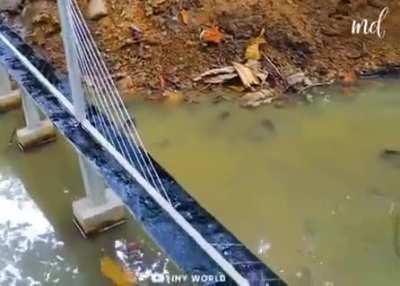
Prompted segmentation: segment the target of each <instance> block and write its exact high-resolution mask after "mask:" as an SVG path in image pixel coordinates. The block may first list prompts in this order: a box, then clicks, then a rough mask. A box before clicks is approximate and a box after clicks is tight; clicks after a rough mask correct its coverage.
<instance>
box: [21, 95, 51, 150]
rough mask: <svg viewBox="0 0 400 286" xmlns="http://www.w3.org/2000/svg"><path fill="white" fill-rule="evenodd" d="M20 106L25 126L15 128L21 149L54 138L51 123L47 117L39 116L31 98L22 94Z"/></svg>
mask: <svg viewBox="0 0 400 286" xmlns="http://www.w3.org/2000/svg"><path fill="white" fill-rule="evenodd" d="M22 106H23V110H24V115H25V122H26V127H24V128H22V129H19V130H17V141H18V145H19V146H20V147H21V149H22V150H26V149H28V148H31V147H35V146H38V145H41V144H44V143H46V142H49V141H53V140H55V138H56V133H55V129H54V126H53V124H52V123H51V121H50V120H48V119H43V120H42V119H41V118H40V113H39V110H38V108H37V107H36V105H35V103H34V102H33V99H32V98H30V97H29V96H27V95H23V96H22Z"/></svg>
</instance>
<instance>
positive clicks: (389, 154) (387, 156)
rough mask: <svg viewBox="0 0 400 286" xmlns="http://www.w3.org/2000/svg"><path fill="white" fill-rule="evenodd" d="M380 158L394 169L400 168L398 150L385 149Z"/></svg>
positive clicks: (399, 151)
mask: <svg viewBox="0 0 400 286" xmlns="http://www.w3.org/2000/svg"><path fill="white" fill-rule="evenodd" d="M381 158H382V159H383V160H385V161H387V162H389V163H391V164H392V165H393V166H394V167H396V168H400V150H393V149H385V150H383V151H382V153H381Z"/></svg>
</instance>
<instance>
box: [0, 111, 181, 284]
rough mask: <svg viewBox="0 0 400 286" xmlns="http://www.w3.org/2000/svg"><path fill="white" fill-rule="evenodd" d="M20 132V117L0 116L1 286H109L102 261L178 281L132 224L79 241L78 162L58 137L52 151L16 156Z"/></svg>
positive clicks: (47, 148) (49, 148) (14, 114)
mask: <svg viewBox="0 0 400 286" xmlns="http://www.w3.org/2000/svg"><path fill="white" fill-rule="evenodd" d="M20 126H23V117H22V112H21V111H13V112H9V113H7V114H1V115H0V134H1V135H0V285H1V286H13V285H18V286H19V285H21V286H28V285H66V286H67V285H68V286H70V285H111V284H112V283H111V281H110V280H108V278H106V277H104V276H103V275H102V272H101V268H100V261H101V258H102V257H105V256H108V257H111V258H112V259H113V260H114V261H119V262H118V263H117V264H116V265H124V266H129V267H132V269H135V270H137V273H138V274H140V275H142V277H143V278H146V277H149V275H150V274H151V273H166V272H169V271H172V272H173V273H179V271H178V270H177V268H176V267H175V266H174V265H172V264H171V262H169V260H168V259H167V258H166V257H165V255H164V254H163V253H162V252H161V251H160V249H158V248H157V247H156V246H155V245H154V244H153V243H152V242H151V240H150V239H149V237H148V236H147V235H146V234H145V233H144V231H143V230H142V228H141V226H140V225H138V224H136V223H135V221H134V220H133V219H130V220H129V222H128V223H127V224H124V225H123V226H120V227H118V228H115V229H113V230H111V231H109V232H107V233H103V234H101V235H99V236H97V237H94V238H92V239H88V240H85V239H83V238H82V237H81V236H80V234H79V232H78V231H77V230H76V229H75V228H74V226H73V224H72V216H71V212H72V209H71V204H72V201H73V200H76V199H79V198H81V197H82V196H84V191H83V184H82V179H81V177H80V173H79V163H78V160H77V155H76V154H75V152H74V151H73V150H72V147H71V146H70V145H69V143H67V142H65V141H64V140H63V139H62V138H61V137H60V136H59V137H58V140H57V142H55V143H52V144H48V145H46V146H44V147H42V148H38V149H35V150H33V151H31V152H28V153H22V152H20V151H19V150H17V148H16V147H15V144H11V145H10V144H9V142H10V138H11V135H12V134H13V130H14V129H15V128H16V127H20ZM146 281H147V280H146ZM145 285H147V284H145Z"/></svg>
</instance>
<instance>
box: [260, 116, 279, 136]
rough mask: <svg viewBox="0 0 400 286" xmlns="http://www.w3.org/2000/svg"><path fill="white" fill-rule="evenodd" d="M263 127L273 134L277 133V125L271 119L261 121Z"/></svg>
mask: <svg viewBox="0 0 400 286" xmlns="http://www.w3.org/2000/svg"><path fill="white" fill-rule="evenodd" d="M261 126H262V127H264V128H265V129H266V130H268V131H270V132H272V133H275V132H276V128H275V124H274V123H273V122H272V121H271V120H270V119H263V120H261Z"/></svg>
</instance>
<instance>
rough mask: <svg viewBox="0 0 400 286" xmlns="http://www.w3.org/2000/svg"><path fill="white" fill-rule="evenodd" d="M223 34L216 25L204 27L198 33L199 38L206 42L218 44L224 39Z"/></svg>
mask: <svg viewBox="0 0 400 286" xmlns="http://www.w3.org/2000/svg"><path fill="white" fill-rule="evenodd" d="M224 37H225V36H224V34H223V33H222V32H221V31H220V30H219V28H218V27H217V26H214V27H212V28H208V29H204V30H203V31H202V32H201V34H200V39H201V40H202V41H204V42H206V43H214V44H219V43H221V41H222V40H223V39H224Z"/></svg>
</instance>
